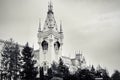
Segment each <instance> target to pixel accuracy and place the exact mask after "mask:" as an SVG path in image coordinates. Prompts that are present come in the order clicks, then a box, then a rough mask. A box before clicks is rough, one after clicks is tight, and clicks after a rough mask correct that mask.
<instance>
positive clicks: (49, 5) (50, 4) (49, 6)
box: [48, 0, 53, 13]
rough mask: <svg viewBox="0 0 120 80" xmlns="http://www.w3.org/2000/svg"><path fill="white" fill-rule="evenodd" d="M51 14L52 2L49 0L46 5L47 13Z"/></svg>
mask: <svg viewBox="0 0 120 80" xmlns="http://www.w3.org/2000/svg"><path fill="white" fill-rule="evenodd" d="M50 12H51V13H53V5H52V2H51V0H50V2H49V3H48V13H50Z"/></svg>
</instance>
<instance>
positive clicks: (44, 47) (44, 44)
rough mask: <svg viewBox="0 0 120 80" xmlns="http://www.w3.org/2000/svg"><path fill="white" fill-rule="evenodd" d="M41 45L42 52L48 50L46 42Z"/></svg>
mask: <svg viewBox="0 0 120 80" xmlns="http://www.w3.org/2000/svg"><path fill="white" fill-rule="evenodd" d="M41 45H42V49H43V50H48V42H47V41H45V40H44V41H43V42H42V44H41Z"/></svg>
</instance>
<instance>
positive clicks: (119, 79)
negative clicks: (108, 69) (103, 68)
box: [111, 70, 120, 80]
mask: <svg viewBox="0 0 120 80" xmlns="http://www.w3.org/2000/svg"><path fill="white" fill-rule="evenodd" d="M111 79H112V80H120V72H119V71H118V70H115V72H114V73H113V74H112V77H111Z"/></svg>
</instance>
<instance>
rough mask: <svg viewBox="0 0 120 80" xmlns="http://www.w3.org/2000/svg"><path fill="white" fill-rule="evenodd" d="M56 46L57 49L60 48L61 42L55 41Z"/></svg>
mask: <svg viewBox="0 0 120 80" xmlns="http://www.w3.org/2000/svg"><path fill="white" fill-rule="evenodd" d="M54 48H55V50H59V48H60V43H59V42H58V41H57V42H55V43H54Z"/></svg>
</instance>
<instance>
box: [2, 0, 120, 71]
mask: <svg viewBox="0 0 120 80" xmlns="http://www.w3.org/2000/svg"><path fill="white" fill-rule="evenodd" d="M48 2H49V0H0V39H3V40H8V39H9V38H13V39H14V40H15V41H16V42H18V43H20V44H22V45H24V44H25V43H26V42H29V43H30V45H31V46H32V45H33V44H34V47H35V49H37V48H38V44H37V31H38V24H39V18H41V24H42V26H43V25H44V21H45V18H46V15H47V10H48ZM52 2H53V8H54V15H55V19H56V21H57V24H58V26H59V24H60V20H61V21H62V23H63V31H64V45H63V55H65V56H74V53H75V51H76V50H77V51H78V50H80V51H81V52H82V53H83V55H84V56H85V58H86V61H87V64H88V65H89V64H93V65H95V66H97V65H98V64H100V65H101V66H103V67H104V68H107V69H108V70H109V71H110V72H113V70H114V69H118V70H120V62H119V61H120V0H52Z"/></svg>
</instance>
